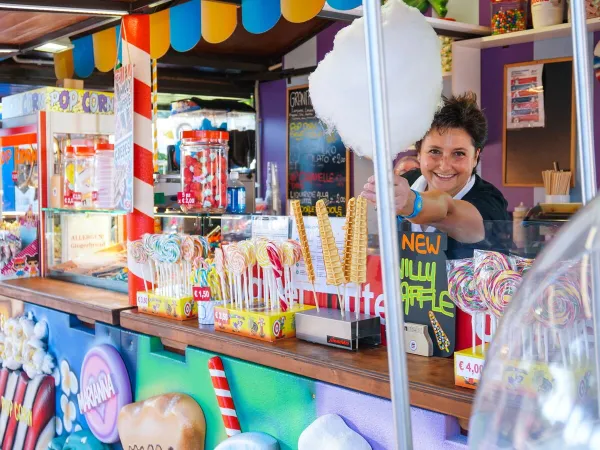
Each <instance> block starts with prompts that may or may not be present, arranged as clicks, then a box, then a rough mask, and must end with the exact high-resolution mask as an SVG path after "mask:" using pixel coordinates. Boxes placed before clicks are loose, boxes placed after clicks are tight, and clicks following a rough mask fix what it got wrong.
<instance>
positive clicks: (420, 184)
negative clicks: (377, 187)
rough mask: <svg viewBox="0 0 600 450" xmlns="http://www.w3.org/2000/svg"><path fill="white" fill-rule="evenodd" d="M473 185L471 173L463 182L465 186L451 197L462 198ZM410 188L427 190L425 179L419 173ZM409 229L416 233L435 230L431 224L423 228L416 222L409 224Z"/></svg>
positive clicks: (473, 179)
mask: <svg viewBox="0 0 600 450" xmlns="http://www.w3.org/2000/svg"><path fill="white" fill-rule="evenodd" d="M474 185H475V175H471V178H469V181H468V182H467V184H465V186H464V187H463V188H462V189H461V190H460V191H459V192H458V194H456V195H455V196H454V197H452V198H454V200H462V198H463V197H464V196H465V195H467V194H468V193H469V191H470V190H471V189H472V188H473V186H474ZM410 188H411V189H414V190H415V191H417V192H425V191H426V190H427V180H426V179H425V177H424V176H423V175H421V176H420V177H419V178H417V180H416V181H415V182H414V183H413V184H412V186H411V187H410ZM411 229H412V231H414V232H416V233H421V232H423V231H424V232H426V233H433V232H434V231H436V229H435V227H431V226H430V227H427V229H425V230H424V229H423V225H419V224H416V223H412V224H411Z"/></svg>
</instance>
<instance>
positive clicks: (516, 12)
mask: <svg viewBox="0 0 600 450" xmlns="http://www.w3.org/2000/svg"><path fill="white" fill-rule="evenodd" d="M491 9H492V22H491V27H492V34H505V33H512V32H513V31H523V30H525V29H527V0H492V2H491Z"/></svg>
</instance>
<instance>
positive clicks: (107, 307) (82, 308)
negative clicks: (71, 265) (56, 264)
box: [0, 278, 133, 325]
mask: <svg viewBox="0 0 600 450" xmlns="http://www.w3.org/2000/svg"><path fill="white" fill-rule="evenodd" d="M0 296H4V297H7V298H10V299H14V300H21V301H24V302H29V303H33V304H35V305H40V306H45V307H47V308H52V309H57V310H59V311H64V312H67V313H70V314H75V315H77V316H80V317H83V318H86V319H91V320H94V321H98V322H104V323H107V324H110V325H119V319H120V313H121V311H123V310H126V309H131V308H133V307H132V306H130V305H129V298H128V297H127V295H125V294H119V293H117V292H112V291H107V290H104V289H97V288H93V287H87V286H82V285H80V284H73V283H69V282H66V281H59V280H53V279H50V278H21V279H15V280H7V281H2V282H0Z"/></svg>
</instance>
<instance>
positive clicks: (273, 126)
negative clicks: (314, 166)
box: [259, 80, 287, 214]
mask: <svg viewBox="0 0 600 450" xmlns="http://www.w3.org/2000/svg"><path fill="white" fill-rule="evenodd" d="M259 89H260V90H259V96H260V100H259V108H260V118H261V123H260V126H261V133H260V139H261V142H260V145H261V152H262V155H261V158H260V162H261V164H260V166H261V167H260V171H261V183H262V185H261V189H260V196H261V197H263V198H264V196H265V190H266V188H267V183H266V180H267V162H268V161H270V162H274V163H277V175H278V178H279V189H280V197H281V206H282V208H283V211H282V212H283V214H285V208H286V192H285V191H286V189H287V186H286V173H287V157H286V149H287V133H286V118H285V108H286V92H287V90H286V81H285V80H277V81H270V82H268V83H261V84H260V88H259Z"/></svg>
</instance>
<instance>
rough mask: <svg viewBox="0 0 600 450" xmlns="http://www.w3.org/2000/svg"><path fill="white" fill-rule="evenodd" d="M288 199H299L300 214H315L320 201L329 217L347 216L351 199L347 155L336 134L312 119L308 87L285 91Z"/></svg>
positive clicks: (314, 118)
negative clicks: (325, 205)
mask: <svg viewBox="0 0 600 450" xmlns="http://www.w3.org/2000/svg"><path fill="white" fill-rule="evenodd" d="M287 140H288V141H287V143H288V145H287V147H288V149H287V163H288V164H287V166H288V172H287V198H288V200H300V204H301V206H302V213H303V214H304V215H307V216H314V215H316V209H315V204H316V203H317V200H319V199H325V200H327V202H328V206H327V209H328V210H329V215H330V216H333V217H343V216H345V215H346V201H347V199H348V197H349V196H350V180H349V168H350V162H349V156H350V155H349V152H348V151H347V150H346V147H345V146H344V143H343V142H342V140H341V138H340V136H339V135H338V134H337V133H335V132H334V133H327V130H326V129H325V126H324V125H323V124H322V123H321V121H320V120H319V119H317V118H316V117H315V111H314V109H313V106H312V102H311V100H310V94H309V92H308V86H301V87H292V88H289V89H288V91H287Z"/></svg>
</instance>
